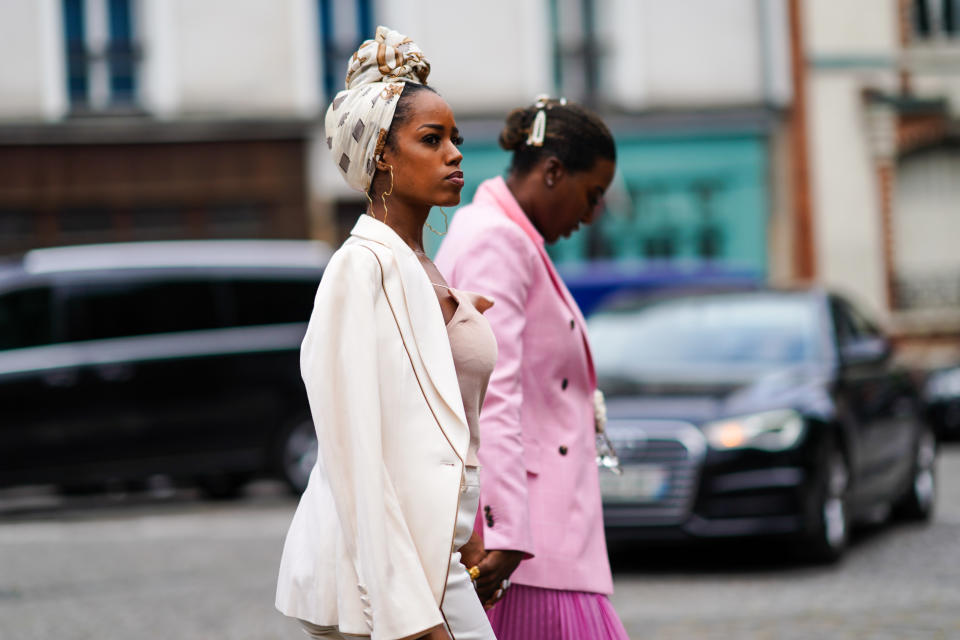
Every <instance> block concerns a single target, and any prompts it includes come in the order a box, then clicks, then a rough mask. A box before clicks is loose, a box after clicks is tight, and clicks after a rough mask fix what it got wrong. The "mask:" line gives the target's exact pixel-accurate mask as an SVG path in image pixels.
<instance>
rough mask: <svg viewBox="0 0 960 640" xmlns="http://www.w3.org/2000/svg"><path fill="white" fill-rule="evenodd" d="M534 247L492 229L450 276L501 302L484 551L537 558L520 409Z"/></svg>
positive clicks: (485, 455)
mask: <svg viewBox="0 0 960 640" xmlns="http://www.w3.org/2000/svg"><path fill="white" fill-rule="evenodd" d="M529 244H530V241H529V240H528V239H527V238H526V237H525V236H523V234H522V232H521V231H519V230H516V231H514V230H513V229H509V228H503V227H497V228H493V229H486V230H484V231H482V232H480V233H479V234H478V235H477V236H476V237H474V238H472V239H471V241H470V242H469V243H467V245H466V246H467V247H468V248H467V250H466V251H464V252H462V253H460V254H459V255H457V256H456V257H455V258H453V259H452V260H451V262H452V264H451V265H450V267H449V268H448V269H447V271H448V273H446V274H444V275H446V276H447V277H449V278H450V280H451V282H452V283H453V286H454V287H457V288H460V289H466V290H469V291H475V292H477V293H481V294H483V295H485V296H487V297H489V298H491V299H493V300H494V305H493V306H492V307H490V308H489V309H488V310H487V311H486V312H485V313H484V316H485V317H486V318H487V320H489V322H490V326H491V328H492V329H493V333H494V335H495V336H496V338H497V365H496V367H495V368H494V370H493V374H492V375H491V376H490V382H489V385H488V386H487V395H486V399H485V400H484V403H483V410H482V412H481V414H480V449H479V452H478V457H479V458H480V462H481V464H482V465H483V471H482V472H481V476H480V477H481V482H480V503H481V511H480V514H481V515H480V517H479V520H481V521H483V523H484V527H483V543H484V547H486V548H487V549H501V550H512V551H522V552H524V553H526V554H527V555H528V556H529V557H532V556H533V555H534V549H533V536H532V535H531V529H530V505H529V501H528V491H527V464H526V456H525V454H524V447H523V440H524V439H523V428H524V425H523V424H522V421H521V413H520V408H521V406H522V404H523V384H522V366H523V333H524V329H525V327H526V305H527V293H528V291H529V289H530V286H531V282H532V255H533V254H531V248H530V246H529Z"/></svg>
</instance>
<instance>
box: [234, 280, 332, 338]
mask: <svg viewBox="0 0 960 640" xmlns="http://www.w3.org/2000/svg"><path fill="white" fill-rule="evenodd" d="M318 284H320V281H319V278H317V280H316V281H314V280H311V279H303V280H280V279H269V278H258V279H252V278H244V279H242V280H241V279H236V280H230V281H228V288H229V291H230V292H231V293H232V295H233V302H234V309H235V314H236V315H235V317H234V319H233V320H234V324H236V325H238V326H252V325H261V324H278V323H283V322H307V321H308V320H309V319H310V312H311V311H312V310H313V298H314V296H315V295H316V293H317V285H318Z"/></svg>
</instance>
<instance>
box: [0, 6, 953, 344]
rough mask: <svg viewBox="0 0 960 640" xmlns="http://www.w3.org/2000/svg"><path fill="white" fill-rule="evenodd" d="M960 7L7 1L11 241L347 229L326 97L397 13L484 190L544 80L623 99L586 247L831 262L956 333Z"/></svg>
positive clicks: (3, 210) (3, 119)
mask: <svg viewBox="0 0 960 640" xmlns="http://www.w3.org/2000/svg"><path fill="white" fill-rule="evenodd" d="M958 21H960V1H958V0H879V1H878V0H845V1H844V2H834V1H833V0H682V1H676V2H662V1H660V0H530V1H525V2H515V1H513V0H488V1H487V2H483V3H457V5H456V7H452V6H451V5H449V4H447V3H439V2H435V1H434V0H389V1H388V0H34V1H32V2H22V1H21V0H0V47H3V48H4V54H5V58H6V60H8V63H7V64H5V65H4V66H3V68H2V70H0V252H9V251H19V250H23V249H26V248H29V247H32V246H38V245H49V244H64V243H74V242H90V241H110V240H124V239H160V238H191V237H301V236H306V235H312V236H315V237H321V238H325V239H328V240H331V241H333V242H336V241H338V240H339V238H341V237H342V236H343V235H344V234H345V233H346V231H347V230H348V229H349V227H350V225H351V224H352V221H353V220H354V219H355V217H356V215H357V214H358V213H359V212H360V211H361V210H362V209H363V207H364V203H365V198H364V197H363V196H362V194H357V193H353V192H351V191H349V189H348V188H347V187H346V186H345V185H344V184H343V181H342V180H340V178H339V176H338V174H337V173H336V170H335V168H334V167H333V164H332V162H331V161H330V158H329V157H328V152H327V150H326V146H325V145H324V144H323V143H322V140H323V135H322V117H323V112H324V109H325V106H326V103H327V102H328V100H329V98H330V96H331V95H332V94H333V93H334V92H336V91H337V90H338V89H339V88H340V87H341V86H342V77H343V71H344V69H345V64H346V59H347V57H348V56H349V54H350V53H351V52H352V51H353V50H354V49H355V48H356V46H357V44H358V43H359V42H360V41H361V40H362V39H364V38H366V37H369V36H370V34H372V33H373V30H374V28H375V26H376V25H377V24H387V25H390V26H391V27H393V28H395V29H397V30H399V31H402V32H404V33H408V34H410V35H412V36H413V37H414V38H415V39H416V40H417V42H418V43H419V44H420V45H421V47H422V48H423V50H424V51H426V52H427V55H428V56H429V58H430V59H431V61H432V62H433V71H432V73H431V78H430V81H431V84H433V85H434V86H436V87H437V88H438V89H439V91H440V92H441V93H442V94H443V95H444V96H445V97H446V98H447V99H448V100H449V102H450V103H451V105H452V106H453V108H454V111H455V113H456V115H457V119H458V124H459V125H460V126H461V128H462V129H463V131H464V134H465V138H466V139H467V143H466V144H465V146H464V155H465V159H464V171H465V173H466V176H467V182H468V187H467V189H466V190H465V193H464V199H465V201H468V199H469V197H470V195H471V194H472V192H473V190H474V189H475V188H476V186H477V185H478V184H479V182H480V181H481V180H482V179H484V178H486V177H490V176H493V175H497V174H500V173H502V172H503V170H504V169H505V167H506V165H507V162H508V157H507V154H506V153H505V152H503V151H502V150H500V149H499V148H498V147H497V144H496V136H497V133H498V132H499V130H500V128H501V125H502V122H503V117H504V115H505V114H506V112H507V111H509V110H510V109H511V108H514V107H517V106H522V105H526V104H529V103H530V102H532V101H533V99H534V96H536V95H537V94H539V93H549V94H552V95H564V96H566V97H567V98H569V99H573V100H577V101H581V102H583V103H586V104H588V105H590V106H592V107H594V108H595V109H597V110H598V111H600V112H601V113H602V114H603V115H604V117H605V119H606V120H607V121H608V122H609V123H610V124H611V127H612V129H613V130H614V134H615V136H616V138H617V143H618V149H619V160H620V162H619V165H618V174H617V176H616V179H615V182H614V185H613V187H612V188H611V191H610V193H609V195H608V199H607V200H608V210H607V212H606V214H605V215H604V216H603V217H602V218H601V219H600V221H599V222H598V223H597V224H595V225H593V227H591V228H590V229H587V230H584V231H582V232H580V233H579V234H578V235H577V236H575V237H573V238H571V239H569V240H567V241H564V242H562V243H560V244H559V245H558V246H556V247H555V248H554V249H553V252H554V255H555V257H556V258H557V260H558V261H560V262H561V263H564V264H566V265H567V267H568V268H574V267H576V266H577V265H582V264H597V263H600V264H610V265H614V266H616V267H617V268H620V269H623V270H627V271H634V272H636V271H651V270H652V271H657V272H658V273H662V274H664V277H665V278H666V280H667V281H669V279H670V278H671V277H673V276H674V275H676V276H678V277H679V276H681V275H690V274H694V275H696V274H698V273H731V274H745V275H748V276H751V277H756V278H759V279H765V280H772V281H774V282H792V281H796V280H803V279H815V280H817V281H820V282H823V283H825V284H827V285H830V286H835V287H839V288H841V289H843V290H847V291H851V292H853V293H854V294H856V295H857V297H859V298H860V299H861V300H863V301H865V302H866V303H867V304H868V305H869V306H870V307H872V308H873V309H874V311H876V312H879V313H881V314H883V315H885V316H887V318H888V319H889V320H892V321H893V323H894V326H896V327H897V328H898V329H899V330H900V331H902V332H904V333H905V334H907V335H913V336H926V337H929V338H930V339H931V340H935V339H938V338H937V336H940V337H941V338H942V339H944V340H945V339H946V337H947V336H956V335H958V334H960V251H957V250H956V249H954V248H953V247H952V245H951V239H955V238H957V237H960V234H958V233H957V232H958V231H960V216H958V215H957V205H956V202H957V196H958V195H960V194H958V193H957V190H958V189H960V186H958V185H960V180H958V177H960V176H958V172H960V159H958V158H960V155H958V151H957V145H956V140H957V127H956V122H957V121H958V118H957V115H958V111H960V74H957V71H958V70H960V31H958ZM11 62H12V63H11ZM451 213H452V212H451ZM441 215H442V214H441V213H440V212H439V211H436V212H434V214H432V216H433V217H432V219H431V223H432V224H433V226H434V227H438V225H439V226H440V227H442V224H443V222H442V219H441ZM428 240H429V241H430V242H431V243H432V246H433V247H435V246H436V245H437V244H438V240H437V239H436V238H432V237H431V238H429V239H428Z"/></svg>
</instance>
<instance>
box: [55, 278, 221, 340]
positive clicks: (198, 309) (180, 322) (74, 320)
mask: <svg viewBox="0 0 960 640" xmlns="http://www.w3.org/2000/svg"><path fill="white" fill-rule="evenodd" d="M218 306H219V305H218V298H217V291H216V289H215V287H214V285H213V284H212V283H210V282H206V281H196V280H189V281H186V280H181V281H177V280H173V281H169V280H166V281H159V280H144V281H137V282H98V283H75V284H71V285H70V286H69V287H68V289H67V291H66V294H65V299H64V306H63V312H64V322H65V327H64V333H65V339H66V340H67V341H70V342H73V341H80V340H100V339H105V338H120V337H126V336H138V335H147V334H157V333H173V332H178V331H197V330H201V329H216V328H219V327H222V326H223V318H222V314H221V313H219V312H218Z"/></svg>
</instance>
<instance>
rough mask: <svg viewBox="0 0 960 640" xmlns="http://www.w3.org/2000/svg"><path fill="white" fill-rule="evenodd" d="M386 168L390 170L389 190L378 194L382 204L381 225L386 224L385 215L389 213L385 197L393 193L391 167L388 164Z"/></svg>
mask: <svg viewBox="0 0 960 640" xmlns="http://www.w3.org/2000/svg"><path fill="white" fill-rule="evenodd" d="M387 167H389V168H390V190H389V191H384V192H383V193H381V194H380V202H382V203H383V224H387V214H389V213H390V212H389V210H388V209H387V196H388V195H390V194H391V193H393V165H392V164H388V165H387Z"/></svg>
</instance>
